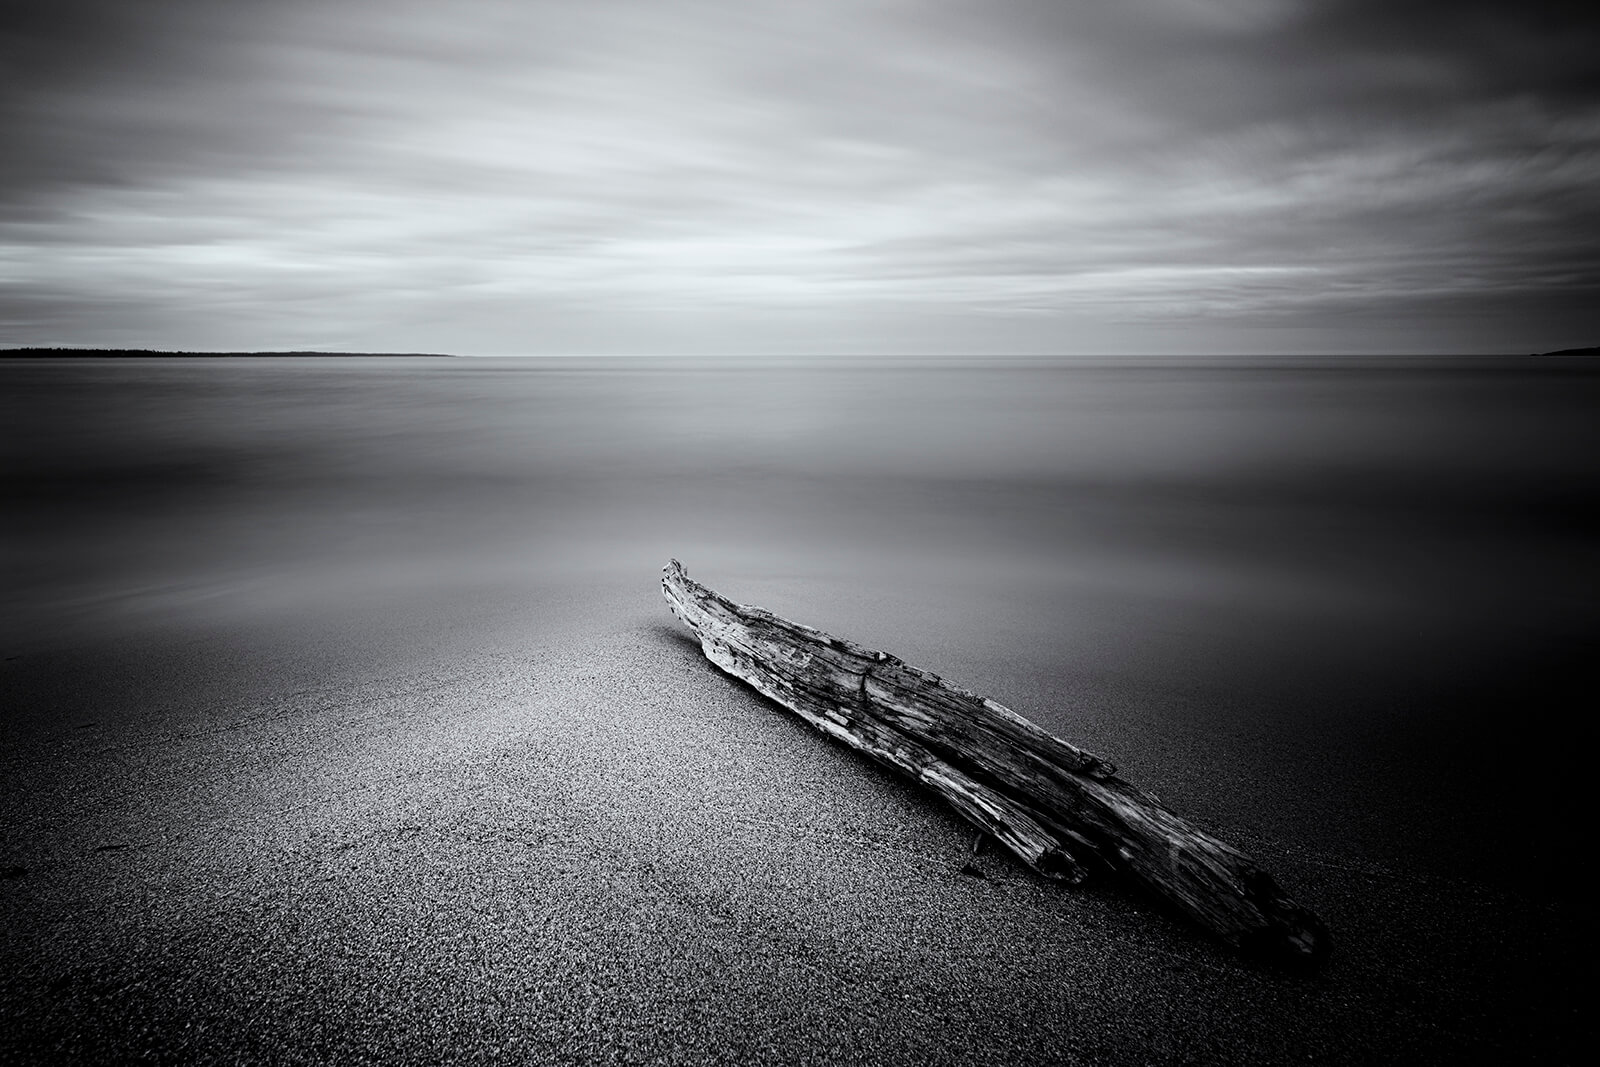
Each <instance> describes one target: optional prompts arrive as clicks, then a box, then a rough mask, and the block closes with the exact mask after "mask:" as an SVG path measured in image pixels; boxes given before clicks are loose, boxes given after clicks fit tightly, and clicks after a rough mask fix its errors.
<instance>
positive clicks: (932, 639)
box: [0, 359, 1600, 818]
mask: <svg viewBox="0 0 1600 1067" xmlns="http://www.w3.org/2000/svg"><path fill="white" fill-rule="evenodd" d="M0 380H3V383H4V390H3V393H0V422H3V424H4V425H5V427H6V429H5V431H4V437H3V445H0V448H3V452H0V470H3V473H4V489H3V493H4V511H5V520H4V525H3V528H0V536H3V538H4V541H3V544H4V548H5V556H4V564H3V566H4V572H3V576H4V581H5V585H6V590H7V599H8V608H7V612H6V616H7V618H6V630H5V632H4V634H3V636H4V638H5V640H6V641H7V642H9V643H11V644H16V643H18V642H26V641H40V640H48V639H50V635H57V637H58V638H59V639H62V640H66V639H68V638H71V639H76V640H84V639H93V637H94V635H97V634H98V635H106V634H111V633H116V632H120V631H129V630H137V629H138V628H140V627H146V626H153V625H182V624H184V623H185V622H186V621H187V622H189V623H193V624H195V625H201V626H203V625H208V624H210V623H211V622H213V621H215V620H221V619H227V620H231V621H232V622H234V623H237V622H238V621H239V620H240V619H244V620H248V619H249V618H250V617H251V615H252V613H261V612H274V613H277V614H278V615H279V616H280V617H282V616H293V615H295V614H296V613H306V614H315V613H317V612H320V611H326V610H329V607H330V605H345V606H347V607H348V605H352V604H359V603H361V602H362V598H363V597H366V596H372V595H376V594H392V593H394V592H395V591H400V592H409V593H410V594H411V595H412V596H413V597H414V602H416V603H421V604H444V603H447V602H451V603H455V604H456V605H457V606H458V609H459V610H460V611H462V612H465V613H467V614H470V611H471V604H472V603H473V598H474V597H476V596H479V595H480V592H481V591H482V590H485V589H498V590H500V591H502V592H504V591H505V590H507V589H509V590H512V591H515V590H517V589H519V588H525V589H527V590H530V591H532V590H537V589H541V588H546V587H551V586H554V585H558V584H565V585H568V586H571V587H574V588H578V589H582V588H583V587H584V586H585V584H586V583H587V584H592V585H593V587H595V588H597V589H598V588H602V587H604V588H608V589H615V588H618V587H619V586H623V585H626V586H629V587H630V588H631V587H632V585H634V584H637V586H638V588H639V590H640V601H639V604H640V607H639V611H640V612H641V613H645V614H648V613H650V612H655V611H657V610H658V605H657V604H656V603H655V602H654V600H653V598H654V596H655V593H654V582H655V575H656V572H657V570H658V569H659V567H660V566H661V564H662V563H663V562H664V561H665V560H666V559H667V558H668V557H670V556H677V557H678V558H681V559H683V560H685V561H686V562H687V563H688V564H689V566H690V569H691V571H692V572H694V573H696V574H697V575H698V576H701V577H703V578H704V579H705V580H707V581H708V582H711V583H712V584H713V585H717V586H720V587H723V588H725V589H726V590H727V591H728V592H730V593H731V594H732V595H734V596H735V597H736V598H739V599H745V600H750V601H754V602H758V603H766V604H767V605H768V606H771V607H774V608H775V609H778V610H781V611H784V612H785V613H787V614H791V615H794V616H796V617H798V618H801V619H804V620H806V621H810V622H813V623H816V624H818V625H821V626H824V627H827V628H829V629H834V630H836V631H838V632H841V633H846V634H850V635H852V636H856V637H858V638H860V639H862V640H865V641H867V642H869V643H874V644H878V645H880V646H882V647H889V648H891V649H893V650H895V651H898V652H901V653H903V654H905V655H907V657H908V658H912V659H916V658H917V657H918V656H923V657H926V656H929V655H934V656H938V657H939V658H940V661H941V665H945V666H947V667H948V673H950V674H952V675H954V676H956V677H959V678H964V679H967V680H970V681H971V682H972V683H973V684H978V685H983V686H986V687H992V691H995V692H997V693H998V694H1000V695H1003V696H1004V697H1006V698H1007V699H1011V700H1013V701H1014V702H1016V703H1018V705H1019V706H1026V708H1027V710H1028V711H1029V712H1030V713H1032V714H1034V715H1035V716H1036V717H1039V718H1042V719H1044V720H1046V721H1047V722H1049V721H1050V720H1051V717H1052V716H1053V715H1054V716H1058V719H1059V721H1054V722H1050V725H1052V726H1054V727H1055V728H1058V729H1061V730H1062V731H1063V732H1067V733H1070V734H1072V735H1074V736H1077V737H1079V738H1083V737H1086V736H1087V737H1090V738H1092V737H1093V736H1095V734H1096V733H1097V731H1100V730H1101V729H1102V727H1103V728H1104V729H1105V731H1107V732H1109V731H1110V729H1111V727H1110V724H1111V721H1112V719H1116V722H1117V727H1116V729H1117V730H1119V731H1121V732H1120V733H1119V734H1118V735H1117V736H1123V737H1126V736H1138V735H1139V730H1140V729H1141V727H1140V725H1139V724H1140V722H1141V721H1142V720H1141V717H1145V718H1148V720H1149V724H1150V725H1149V736H1148V737H1147V738H1146V739H1145V740H1146V741H1147V742H1148V751H1149V752H1152V753H1156V755H1154V756H1147V757H1146V758H1149V759H1153V760H1157V761H1159V752H1160V750H1161V749H1160V746H1161V744H1162V739H1163V738H1169V737H1171V736H1173V734H1174V731H1176V732H1177V733H1179V734H1181V733H1182V732H1183V731H1184V730H1193V731H1196V732H1201V731H1209V733H1208V734H1207V736H1213V737H1214V736H1215V735H1216V734H1217V732H1218V731H1221V732H1222V733H1223V734H1224V735H1226V731H1227V730H1230V729H1233V730H1236V731H1238V730H1242V732H1238V733H1236V735H1235V736H1236V737H1237V738H1238V743H1239V744H1241V745H1248V744H1251V743H1265V742H1261V741H1260V740H1259V739H1260V738H1261V737H1263V736H1271V737H1273V738H1274V739H1275V740H1274V741H1273V742H1272V743H1273V744H1279V743H1281V741H1282V738H1281V735H1266V734H1262V733H1260V732H1259V731H1257V732H1252V730H1253V728H1251V729H1243V728H1240V727H1237V725H1234V726H1230V725H1228V724H1229V723H1231V722H1234V720H1233V719H1230V718H1229V717H1228V716H1229V714H1233V715H1235V716H1236V717H1238V716H1242V717H1243V718H1245V719H1248V720H1252V721H1253V720H1254V719H1256V718H1259V717H1260V716H1261V715H1263V714H1267V713H1268V712H1267V711H1266V710H1264V709H1273V708H1277V709H1282V708H1285V707H1290V706H1292V707H1296V708H1301V709H1309V710H1306V711H1304V712H1299V713H1302V714H1306V715H1312V714H1320V713H1326V714H1328V715H1334V714H1335V712H1337V714H1338V715H1339V716H1342V717H1343V720H1342V721H1344V722H1346V723H1347V724H1354V725H1348V726H1347V729H1346V734H1348V735H1349V736H1346V734H1341V735H1339V736H1340V737H1341V738H1342V739H1343V740H1344V741H1349V740H1350V737H1354V736H1355V735H1357V734H1359V735H1361V736H1363V737H1366V738H1368V739H1369V740H1371V741H1372V743H1373V745H1374V751H1375V752H1376V751H1378V750H1379V749H1380V748H1381V749H1382V751H1384V752H1388V753H1389V754H1390V756H1388V757H1384V758H1394V759H1399V758H1401V756H1402V755H1403V756H1404V757H1405V758H1406V759H1411V758H1413V757H1418V758H1420V760H1421V762H1422V763H1423V764H1425V765H1433V764H1435V763H1438V762H1440V761H1443V762H1444V763H1450V758H1449V757H1448V753H1441V752H1440V751H1439V750H1437V749H1436V748H1435V749H1429V745H1430V742H1427V741H1422V740H1417V738H1411V737H1410V735H1407V734H1406V733H1405V731H1404V730H1403V729H1402V730H1399V732H1398V733H1396V729H1397V728H1396V727H1395V726H1394V725H1393V722H1392V721H1390V720H1392V719H1394V718H1396V717H1399V718H1402V719H1404V720H1405V721H1422V720H1424V719H1427V717H1428V714H1430V712H1429V709H1433V710H1432V712H1431V713H1442V712H1440V711H1439V709H1441V708H1444V707H1446V706H1448V708H1449V710H1450V714H1458V710H1459V708H1460V707H1462V706H1465V705H1463V704H1461V703H1460V701H1462V700H1466V699H1467V696H1470V695H1471V694H1474V693H1476V694H1477V696H1476V697H1474V698H1473V699H1476V700H1477V701H1478V704H1477V705H1474V706H1480V705H1483V704H1484V702H1485V701H1486V700H1487V697H1485V696H1484V694H1489V693H1494V694H1502V695H1504V694H1523V695H1527V694H1529V693H1530V692H1535V693H1537V694H1538V698H1539V699H1545V698H1546V697H1547V696H1548V695H1549V693H1548V687H1546V688H1545V689H1538V690H1530V689H1528V688H1527V686H1528V685H1530V684H1532V680H1533V679H1535V678H1541V677H1542V678H1546V679H1548V678H1549V677H1551V676H1552V675H1551V673H1550V672H1552V671H1556V670H1559V669H1560V666H1561V665H1563V664H1565V663H1567V662H1568V659H1567V657H1568V654H1569V653H1573V652H1574V650H1576V649H1578V647H1579V645H1580V643H1581V642H1582V641H1583V640H1584V638H1585V636H1586V635H1587V634H1589V633H1592V632H1593V628H1594V624H1595V622H1596V614H1597V613H1596V598H1595V590H1596V588H1600V586H1597V584H1596V578H1597V571H1600V568H1597V565H1596V563H1597V553H1596V551H1595V544H1596V539H1595V534H1596V532H1597V531H1596V530H1595V528H1594V526H1593V521H1592V519H1589V518H1587V517H1586V516H1585V514H1584V512H1583V510H1582V509H1583V506H1584V505H1585V504H1592V503H1593V498H1594V497H1595V495H1596V487H1597V481H1600V480H1597V462H1600V460H1597V457H1600V450H1597V448H1596V445H1597V444H1600V429H1597V424H1600V420H1596V419H1595V418H1594V413H1595V411H1596V410H1597V408H1596V400H1597V397H1600V375H1597V374H1594V373H1590V372H1589V371H1587V370H1586V369H1585V368H1584V367H1582V366H1576V367H1575V366H1574V365H1572V364H1562V363H1536V362H1529V361H1526V360H1521V361H1497V360H1487V359H1469V360H1423V359H1392V360H1320V361H1319V360H1289V359H1283V360H1267V361H1262V360H1252V361H1233V362H1229V361H1218V360H1205V361H1196V360H1182V361H1173V360H1166V361H1156V360H1116V361H1094V360H1064V361H1054V362H1040V361H1008V362H1000V363H962V362H959V361H926V362H912V361H876V362H846V361H821V362H813V363H801V362H794V363H787V364H765V365H762V366H760V367H753V366H749V365H743V364H736V363H726V362H709V361H703V362H698V363H696V362H693V361H684V360H641V361H620V360H608V361H587V362H586V361H552V360H453V361H420V360H416V361H411V360H400V361H383V360H370V359H364V360H352V361H343V360H326V361H320V360H319V361H303V360H296V361H272V360H259V361H256V360H251V361H244V360H240V361H186V360H176V361H138V362H112V361H105V362H89V361H76V360H75V361H71V362H62V363H56V364H47V363H36V362H5V363H0ZM530 596H531V592H530ZM350 610H354V609H350ZM625 621H626V620H625ZM559 623H560V620H559V618H555V617H552V618H550V619H549V624H550V625H552V626H557V625H559ZM85 635H87V637H86V636H85ZM1497 686H1498V687H1499V688H1496V687H1497ZM1519 687H1520V688H1519ZM1119 694H1120V695H1119ZM1197 694H1198V695H1197ZM1463 694H1465V695H1463ZM1202 697H1204V699H1202ZM1458 698H1459V699H1458ZM1534 704H1535V705H1536V704H1537V700H1535V701H1534ZM1206 708H1211V709H1213V710H1211V711H1205V710H1204V709H1206ZM1228 708H1233V709H1235V711H1234V712H1231V713H1230V712H1228V711H1227V710H1226V709H1228ZM1063 709H1064V710H1063ZM1162 709H1165V710H1162ZM1217 709H1223V710H1217ZM1238 709H1243V710H1238ZM1318 709H1321V712H1319V711H1318ZM1484 710H1485V712H1486V713H1487V712H1488V711H1492V710H1493V709H1487V708H1485V709H1484ZM1279 713H1280V714H1286V712H1279ZM1531 713H1532V714H1533V715H1535V717H1538V716H1547V715H1552V714H1554V712H1553V711H1552V710H1551V709H1549V708H1541V707H1537V706H1534V707H1532V709H1531ZM1201 716H1208V717H1207V718H1206V721H1205V723H1204V725H1203V727H1202V726H1197V725H1195V722H1194V720H1195V719H1196V717H1201ZM1430 721H1431V720H1430ZM1456 721H1457V722H1458V723H1459V727H1460V729H1462V730H1463V731H1467V730H1479V729H1481V728H1483V727H1484V725H1485V723H1484V722H1482V721H1480V720H1478V719H1472V718H1466V717H1462V718H1458V719H1457V720H1456ZM1540 721H1545V720H1543V719H1540ZM1549 721H1554V720H1553V719H1551V720H1549ZM1502 726H1503V724H1502ZM1316 736H1317V737H1318V738H1319V741H1318V743H1324V742H1326V741H1327V739H1328V737H1329V736H1331V735H1316ZM1419 736H1423V735H1419ZM1252 738H1255V739H1256V741H1252V740H1251V739H1252ZM1408 738H1409V740H1408ZM1374 739H1375V740H1374ZM1419 745H1420V746H1422V749H1429V750H1428V751H1425V752H1424V751H1422V749H1418V748H1416V747H1415V746H1419ZM1408 746H1412V747H1408ZM1446 747H1447V748H1448V747H1449V746H1448V745H1447V746H1446ZM1457 747H1459V739H1458V740H1457ZM1480 747H1481V745H1479V744H1474V745H1469V746H1468V749H1467V750H1464V751H1465V754H1464V755H1459V756H1458V757H1457V758H1456V763H1455V764H1452V766H1456V765H1460V766H1464V765H1465V764H1466V762H1469V761H1470V760H1471V759H1477V758H1479V757H1480V756H1481V755H1482V752H1481V751H1480ZM1175 758H1176V757H1175ZM1374 760H1375V762H1374V763H1373V764H1372V766H1373V767H1374V768H1375V770H1374V774H1377V773H1378V770H1377V768H1380V767H1381V766H1384V764H1383V763H1382V759H1380V758H1379V757H1377V756H1374ZM1332 817H1334V816H1333V815H1330V818H1332Z"/></svg>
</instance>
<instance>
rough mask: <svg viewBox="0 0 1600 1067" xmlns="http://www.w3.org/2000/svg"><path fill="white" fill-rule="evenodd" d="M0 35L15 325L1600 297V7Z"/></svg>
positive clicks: (45, 29) (431, 332)
mask: <svg viewBox="0 0 1600 1067" xmlns="http://www.w3.org/2000/svg"><path fill="white" fill-rule="evenodd" d="M6 34H7V35H6V36H5V37H4V38H0V42H3V43H0V57H4V60H5V62H6V63H7V64H8V66H9V68H10V69H11V70H13V71H16V72H20V74H21V75H22V76H21V77H20V78H13V79H10V82H11V84H14V85H17V86H20V87H19V88H17V89H15V90H12V91H10V92H8V93H7V94H6V95H5V96H4V97H3V98H0V117H3V118H4V119H5V120H6V122H7V125H8V130H14V131H15V134H14V136H12V137H11V138H10V139H9V141H8V147H9V148H10V149H11V152H10V153H9V159H8V162H7V163H6V165H5V167H4V169H3V170H0V290H4V291H5V292H6V293H7V294H8V295H7V296H6V297H5V303H4V304H3V305H0V306H3V307H5V308H6V309H7V311H6V317H5V318H4V320H0V340H4V341H7V342H12V343H27V342H45V343H52V342H55V343H74V342H87V341H90V340H96V341H99V342H100V343H150V344H159V345H162V346H163V347H168V346H181V345H184V344H190V343H195V342H192V341H189V340H186V338H198V337H205V338H209V339H212V340H208V341H207V342H206V343H209V344H219V343H220V344H225V345H231V346H234V347H249V348H255V347H266V346H272V345H285V346H293V345H298V344H304V343H308V341H307V339H308V338H309V339H311V340H312V341H315V342H316V343H323V342H326V343H328V344H333V345H339V346H344V347H353V348H363V347H378V346H379V344H378V343H379V342H380V341H382V342H383V343H384V345H385V346H388V347H400V348H405V349H411V348H416V347H424V346H421V345H417V344H411V343H407V341H406V339H407V337H408V336H415V335H417V334H419V333H420V334H426V335H427V336H429V337H432V338H434V339H433V340H431V341H430V343H429V345H428V346H426V347H443V348H449V349H454V350H466V351H526V350H530V349H533V350H543V349H544V348H546V347H552V348H559V349H560V350H563V351H570V350H584V349H585V348H594V349H597V350H599V349H604V350H613V349H620V350H633V351H651V350H658V349H659V350H671V349H674V348H678V349H686V348H696V347H699V348H711V349H716V350H752V349H762V348H765V347H767V346H769V345H770V344H771V343H772V342H771V340H770V338H769V337H768V336H767V334H768V333H770V332H771V331H772V330H774V329H780V328H781V329H783V330H785V331H787V332H786V334H785V336H786V338H787V340H786V344H788V345H790V346H792V347H793V348H795V349H797V350H804V349H806V347H807V346H808V345H817V346H822V347H828V346H833V347H835V348H841V349H848V348H851V347H856V346H866V347H891V348H893V347H905V346H909V345H913V344H927V343H940V342H941V339H945V338H949V339H954V340H953V341H952V342H951V343H957V342H958V343H960V344H962V345H965V346H969V347H973V346H975V347H978V348H992V349H995V350H1005V351H1012V350H1037V351H1048V350H1060V349H1061V348H1062V346H1063V338H1064V337H1065V338H1071V339H1072V344H1073V346H1074V347H1079V346H1083V345H1088V346H1093V347H1103V348H1108V349H1115V348H1121V347H1126V346H1127V345H1128V344H1134V343H1155V344H1161V345H1171V344H1182V345H1187V346H1192V347H1200V348H1220V347H1226V346H1228V345H1237V344H1239V343H1240V340H1239V338H1240V337H1241V334H1242V333H1248V331H1249V330H1251V329H1252V328H1259V329H1260V330H1261V331H1262V333H1261V336H1263V337H1271V338H1273V343H1274V344H1275V343H1279V341H1280V340H1281V338H1282V336H1283V335H1282V334H1281V332H1280V331H1281V330H1282V329H1283V328H1286V327H1288V328H1293V329H1296V330H1299V331H1300V332H1299V333H1298V334H1296V335H1295V337H1296V338H1297V343H1298V344H1300V345H1302V346H1307V347H1312V348H1318V349H1323V350H1327V349H1338V348H1346V347H1362V348H1383V347H1385V346H1392V345H1403V346H1405V347H1419V346H1420V347H1449V346H1455V345H1463V344H1465V345H1468V346H1470V347H1474V348H1479V349H1482V348H1495V347H1509V348H1511V349H1515V350H1521V349H1523V348H1530V347H1558V346H1559V345H1560V344H1564V343H1577V342H1578V341H1582V340H1584V337H1583V336H1579V335H1580V334H1584V333H1585V332H1586V331H1600V313H1595V312H1592V311H1589V310H1587V309H1586V306H1585V305H1586V302H1585V301H1584V300H1583V299H1581V297H1582V296H1583V295H1584V294H1586V293H1592V292H1593V291H1594V290H1595V288H1596V283H1597V281H1600V268H1597V259H1596V257H1595V255H1594V253H1592V252H1591V251H1590V250H1589V249H1588V248H1587V247H1586V246H1585V242H1584V240H1583V235H1584V234H1585V233H1586V232H1593V231H1594V223H1596V222H1600V218H1597V216H1600V194H1597V193H1596V192H1595V190H1596V189H1600V93H1597V92H1596V91H1595V89H1596V87H1595V85H1594V77H1593V75H1592V74H1591V73H1589V71H1590V67H1591V66H1592V64H1588V63H1587V62H1586V58H1587V56H1589V55H1592V54H1593V51H1592V46H1594V45H1595V44H1597V43H1600V42H1596V41H1595V39H1594V34H1593V31H1592V30H1590V29H1589V28H1588V27H1586V26H1584V25H1582V24H1578V23H1571V22H1566V21H1563V20H1562V19H1560V18H1558V17H1557V16H1555V15H1554V14H1550V13H1548V12H1545V11H1543V10H1542V9H1541V8H1539V7H1538V6H1534V7H1524V8H1520V9H1518V10H1517V11H1509V10H1505V9H1503V5H1491V4H1487V3H1482V4H1480V3H1469V4H1465V5H1449V6H1446V5H1443V4H1423V3H1389V4H1368V3H1365V2H1351V0H1347V2H1341V3H1321V2H1319V3H1310V2H1299V0H1210V2H1207V0H1130V2H1129V3H1127V4H1122V5H1114V6H1113V5H1063V4H1058V3H1055V2H1053V0H1007V2H1004V3H985V4H977V3H975V2H973V3H969V2H965V0H945V2H933V0H927V2H913V0H878V2H851V3H845V2H843V0H838V2H828V0H818V2H817V3H813V4H805V5H795V4H787V3H777V2H760V0H752V2H751V3H748V4H742V5H733V6H729V5H722V4H711V3H701V2H692V0H680V2H672V3H668V2H656V3H644V2H612V3H595V4H586V5H570V4H556V3H544V4H539V3H512V2H510V0H469V2H466V3H462V4H455V5H448V6H445V5H435V4H426V3H421V2H418V0H410V2H402V3H392V2H391V3H378V2H377V0H334V2H329V3H322V4H315V5H313V4H298V3H293V4H280V5H256V4H245V3H235V4H217V3H214V2H212V3H200V2H199V0H169V2H166V3H157V4H139V5H132V4H125V3H96V2H85V0H73V2H71V3H68V4H63V5H57V6H55V7H54V8H52V9H50V11H49V12H44V13H41V12H35V13H34V14H33V15H32V16H31V20H30V21H19V22H17V23H15V24H13V25H11V26H10V27H9V28H8V30H7V31H6ZM133 307H136V308H138V309H139V310H138V314H136V315H135V314H131V313H130V312H129V311H128V309H129V308H133ZM30 308H32V309H34V310H33V311H32V312H30V310H29V309H30ZM1485 308H1495V309H1498V313H1497V316H1496V317H1494V318H1493V319H1492V321H1489V322H1487V323H1486V322H1485V315H1484V309H1485ZM45 309H48V310H45ZM919 322H923V323H936V324H937V328H932V329H930V328H926V327H924V326H920V325H918V324H919ZM1178 323H1181V324H1187V326H1188V327H1189V330H1188V331H1187V334H1186V336H1185V337H1184V338H1183V339H1182V340H1181V341H1179V340H1176V338H1177V335H1176V334H1172V333H1163V332H1162V331H1163V330H1164V329H1166V328H1167V327H1168V326H1170V325H1172V324H1178ZM957 324H959V325H957ZM403 331H411V333H409V334H406V333H404V332H403ZM897 338H898V340H897Z"/></svg>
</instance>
